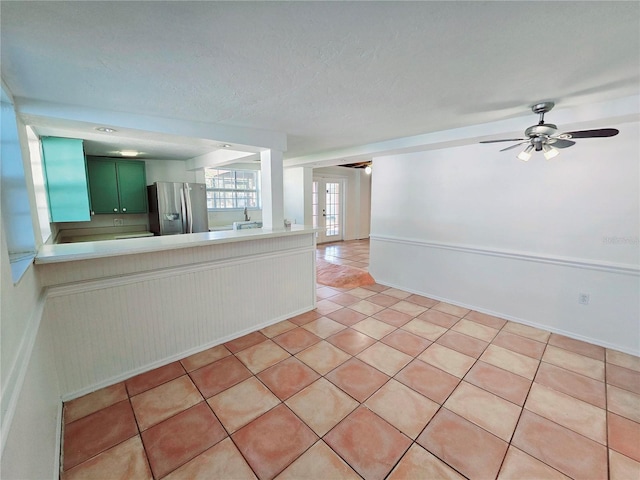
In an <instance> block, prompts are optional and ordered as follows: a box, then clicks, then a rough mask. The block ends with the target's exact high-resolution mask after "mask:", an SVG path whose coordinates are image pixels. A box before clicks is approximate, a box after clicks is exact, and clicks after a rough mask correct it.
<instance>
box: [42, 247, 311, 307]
mask: <svg viewBox="0 0 640 480" xmlns="http://www.w3.org/2000/svg"><path fill="white" fill-rule="evenodd" d="M300 253H311V254H313V255H314V258H315V247H299V248H292V249H288V250H282V251H279V252H269V253H261V254H256V255H251V256H249V257H239V258H231V259H224V260H213V261H210V262H203V263H198V264H189V265H180V266H178V267H168V268H162V269H158V270H153V271H149V272H143V273H132V274H128V275H123V276H120V277H106V278H100V279H95V280H81V281H79V282H75V283H69V284H65V285H57V286H51V287H48V288H47V298H54V297H60V296H63V295H72V294H75V293H84V292H89V291H92V290H101V289H103V288H111V287H117V286H122V285H130V284H133V283H139V282H145V281H149V280H158V279H162V278H167V277H172V276H175V275H181V274H185V273H195V272H200V271H203V270H214V269H218V268H223V267H228V266H231V265H244V264H247V263H253V262H255V261H257V260H263V259H267V258H280V257H290V256H291V255H296V254H300ZM314 263H315V262H314Z"/></svg>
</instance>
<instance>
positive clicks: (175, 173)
mask: <svg viewBox="0 0 640 480" xmlns="http://www.w3.org/2000/svg"><path fill="white" fill-rule="evenodd" d="M144 163H145V166H146V176H147V185H152V184H153V183H154V182H196V181H198V180H196V172H194V171H189V170H187V169H186V162H183V161H181V160H145V161H144Z"/></svg>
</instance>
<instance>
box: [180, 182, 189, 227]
mask: <svg viewBox="0 0 640 480" xmlns="http://www.w3.org/2000/svg"><path fill="white" fill-rule="evenodd" d="M180 214H181V215H180V216H181V221H182V233H188V230H187V205H186V201H185V198H184V185H182V188H180Z"/></svg>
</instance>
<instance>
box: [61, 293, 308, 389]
mask: <svg viewBox="0 0 640 480" xmlns="http://www.w3.org/2000/svg"><path fill="white" fill-rule="evenodd" d="M313 308H315V305H313V306H310V307H309V308H307V307H305V308H303V309H301V310H298V311H296V312H293V313H288V314H286V315H281V316H279V317H277V318H276V319H271V320H268V321H266V322H263V323H261V324H258V325H254V326H251V327H248V328H245V329H243V330H241V331H239V332H235V333H232V334H231V335H226V336H224V337H222V338H218V339H216V340H214V341H212V342H209V343H207V344H205V345H200V346H198V347H195V348H191V349H189V350H186V351H184V352H180V353H177V354H175V355H171V356H170V357H167V358H163V359H162V360H158V361H156V362H153V363H150V364H148V365H144V366H142V367H138V368H135V369H133V370H129V371H128V372H125V373H121V374H119V375H116V376H115V377H111V378H108V379H106V380H104V381H102V382H99V383H96V384H94V385H91V386H89V387H86V388H82V389H80V390H77V391H75V392H71V393H66V394H63V395H62V402H68V401H69V400H73V399H76V398H79V397H82V396H83V395H86V394H88V393H92V392H95V391H96V390H99V389H101V388H104V387H109V386H111V385H115V384H116V383H120V382H122V381H125V380H127V379H129V378H132V377H135V376H136V375H139V374H141V373H145V372H148V371H151V370H154V369H156V368H160V367H164V366H165V365H168V364H170V363H173V362H176V361H178V360H182V359H184V358H187V357H189V356H191V355H195V354H196V353H200V352H203V351H205V350H207V349H209V348H212V347H215V346H218V345H222V344H223V343H226V342H229V341H231V340H234V339H236V338H239V337H242V336H243V335H247V334H249V333H251V332H254V331H258V330H261V329H263V328H265V327H268V326H270V325H274V324H276V323H278V322H282V321H284V320H287V319H289V318H292V317H295V316H297V315H300V314H303V313H306V312H309V311H311V310H313Z"/></svg>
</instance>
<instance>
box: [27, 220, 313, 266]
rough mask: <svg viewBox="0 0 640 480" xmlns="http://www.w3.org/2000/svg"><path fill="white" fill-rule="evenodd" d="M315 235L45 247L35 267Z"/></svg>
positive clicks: (195, 236)
mask: <svg viewBox="0 0 640 480" xmlns="http://www.w3.org/2000/svg"><path fill="white" fill-rule="evenodd" d="M315 231H316V230H315V229H314V228H312V227H307V226H302V225H292V226H291V228H287V229H283V230H271V229H264V228H259V229H258V228H256V229H247V230H228V231H219V232H202V233H192V234H188V235H169V236H162V237H142V238H127V239H118V240H102V241H95V242H82V243H64V244H54V245H43V246H41V247H40V249H39V250H38V253H37V254H36V257H35V263H36V265H45V264H52V263H62V262H73V261H79V260H90V259H96V258H106V257H116V256H122V255H136V254H142V253H153V252H160V251H164V250H175V249H181V248H193V247H204V246H209V245H216V244H224V243H231V242H241V241H249V240H259V239H266V238H277V237H282V236H287V235H304V234H311V233H314V232H315Z"/></svg>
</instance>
